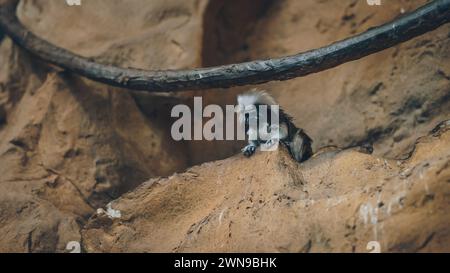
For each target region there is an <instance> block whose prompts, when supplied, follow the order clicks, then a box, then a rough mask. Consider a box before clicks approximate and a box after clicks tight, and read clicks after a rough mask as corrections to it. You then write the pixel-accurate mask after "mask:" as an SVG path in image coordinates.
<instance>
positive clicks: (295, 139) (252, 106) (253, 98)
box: [237, 90, 313, 162]
mask: <svg viewBox="0 0 450 273" xmlns="http://www.w3.org/2000/svg"><path fill="white" fill-rule="evenodd" d="M237 101H238V111H237V112H238V120H239V122H240V123H241V125H244V124H245V133H246V135H247V136H248V137H249V143H248V145H247V146H245V147H244V148H243V149H242V153H243V154H244V155H245V156H247V157H250V156H252V155H253V154H254V153H255V151H256V148H257V147H259V146H260V145H261V144H265V145H269V146H271V145H273V144H275V141H278V140H279V141H280V142H281V143H282V144H283V145H285V146H286V147H287V149H288V150H289V153H290V154H291V156H292V157H293V158H294V159H295V160H297V161H298V162H303V161H306V160H308V159H309V158H310V157H311V156H312V154H313V153H312V148H311V143H312V142H313V141H312V139H311V138H310V137H309V136H308V135H307V134H306V133H305V132H304V131H303V129H301V128H297V127H296V126H295V125H294V123H293V119H292V117H291V116H289V115H287V114H286V113H285V112H284V111H283V110H282V109H281V108H278V109H279V111H278V117H279V123H278V125H276V124H274V123H272V122H271V117H272V116H273V115H271V114H273V113H272V111H274V109H273V107H272V106H274V105H277V103H276V102H275V100H274V99H273V98H272V97H271V96H270V95H269V94H268V93H266V92H264V91H256V90H252V91H250V92H248V93H244V94H241V95H239V96H238V98H237ZM263 105H264V106H266V107H265V108H264V107H260V106H263ZM261 109H267V115H266V117H267V118H266V121H265V124H259V123H260V122H264V121H261V120H262V119H261V115H262V112H261V111H264V110H261ZM255 111H256V112H255ZM252 112H253V113H252ZM252 118H253V119H256V120H253V122H254V123H253V124H255V122H256V124H257V125H256V126H257V128H262V129H264V131H265V132H269V133H275V134H272V135H275V137H274V138H268V139H267V138H264V139H267V140H263V138H262V137H261V136H262V135H263V134H264V133H263V132H262V130H260V129H257V130H255V129H253V128H251V126H250V124H251V123H252V120H251V119H252ZM251 136H252V138H251V139H250V137H251Z"/></svg>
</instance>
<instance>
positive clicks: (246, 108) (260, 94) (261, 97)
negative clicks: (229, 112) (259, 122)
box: [236, 89, 277, 124]
mask: <svg viewBox="0 0 450 273" xmlns="http://www.w3.org/2000/svg"><path fill="white" fill-rule="evenodd" d="M237 102H238V105H237V108H236V112H237V113H238V120H239V122H240V123H241V124H243V123H245V114H246V113H247V114H252V113H255V112H256V106H257V105H267V106H271V105H277V102H276V101H275V99H274V98H273V97H272V96H271V95H270V94H268V93H267V92H266V91H264V90H257V89H252V90H250V91H249V92H247V93H245V94H241V95H238V97H237Z"/></svg>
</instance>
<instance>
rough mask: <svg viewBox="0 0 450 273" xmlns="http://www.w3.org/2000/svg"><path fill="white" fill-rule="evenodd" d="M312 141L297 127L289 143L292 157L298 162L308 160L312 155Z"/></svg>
mask: <svg viewBox="0 0 450 273" xmlns="http://www.w3.org/2000/svg"><path fill="white" fill-rule="evenodd" d="M312 142H313V141H312V139H311V138H310V137H309V136H308V135H307V134H306V133H305V132H304V131H303V130H302V129H298V130H297V132H295V134H294V137H293V138H292V141H291V143H290V144H289V151H290V152H291V155H292V157H293V158H294V159H295V160H297V161H298V162H303V161H306V160H308V159H309V158H310V157H311V156H312V155H313V152H312V147H311V144H312Z"/></svg>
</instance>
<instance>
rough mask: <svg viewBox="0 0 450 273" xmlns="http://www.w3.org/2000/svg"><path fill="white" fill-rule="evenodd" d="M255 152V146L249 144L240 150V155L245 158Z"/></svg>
mask: <svg viewBox="0 0 450 273" xmlns="http://www.w3.org/2000/svg"><path fill="white" fill-rule="evenodd" d="M255 151H256V146H255V145H254V144H249V145H247V146H245V147H244V149H242V153H243V154H244V155H245V156H246V157H250V156H252V155H253V154H254V153H255Z"/></svg>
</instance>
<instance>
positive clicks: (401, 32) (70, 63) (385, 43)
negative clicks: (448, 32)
mask: <svg viewBox="0 0 450 273" xmlns="http://www.w3.org/2000/svg"><path fill="white" fill-rule="evenodd" d="M17 3H18V0H1V1H0V28H2V29H3V31H4V32H5V33H6V34H7V35H8V36H10V37H11V38H12V39H13V40H14V41H15V42H16V43H17V44H18V45H20V46H21V47H23V48H25V49H26V50H28V51H30V52H31V53H32V54H34V55H36V56H37V57H39V58H41V59H42V60H44V61H47V62H49V63H52V64H54V65H57V66H60V67H61V68H64V69H66V70H68V71H71V72H73V73H76V74H79V75H81V76H84V77H87V78H89V79H92V80H94V81H99V82H102V83H106V84H109V85H113V86H118V87H124V88H128V89H134V90H143V91H149V92H167V91H184V90H199V89H209V88H228V87H232V86H239V85H248V84H260V83H265V82H269V81H274V80H288V79H292V78H296V77H302V76H306V75H309V74H312V73H317V72H320V71H323V70H326V69H330V68H333V67H336V66H338V65H341V64H344V63H347V62H350V61H354V60H357V59H360V58H363V57H365V56H368V55H370V54H373V53H376V52H379V51H382V50H384V49H387V48H389V47H392V46H395V45H397V44H399V43H402V42H405V41H408V40H410V39H412V38H414V37H417V36H419V35H422V34H424V33H426V32H429V31H432V30H434V29H436V28H438V27H440V26H441V25H443V24H445V23H448V22H450V0H435V1H432V2H430V3H428V4H426V5H424V6H423V7H421V8H419V9H417V10H416V11H414V12H413V13H410V14H408V15H405V16H403V17H401V18H398V19H396V20H394V21H392V22H390V23H387V24H385V25H382V26H379V27H376V28H372V29H369V30H368V31H366V32H364V33H362V34H359V35H356V36H354V37H351V38H348V39H345V40H342V41H339V42H336V43H333V44H331V45H329V46H326V47H322V48H319V49H315V50H311V51H307V52H305V53H300V54H297V55H293V56H288V57H283V58H277V59H268V60H258V61H252V62H246V63H240V64H231V65H225V66H218V67H211V68H200V69H192V70H166V71H145V70H139V69H124V68H119V67H115V66H111V65H104V64H99V63H96V62H94V61H92V60H90V59H88V58H84V57H82V56H79V55H76V54H74V53H72V52H70V51H67V50H65V49H63V48H60V47H57V46H55V45H53V44H51V43H49V42H47V41H44V40H42V39H40V38H39V37H37V36H36V35H34V34H33V33H31V32H30V31H29V30H27V29H26V28H25V27H24V26H23V25H22V24H21V23H20V22H19V20H18V18H17V16H16V6H17Z"/></svg>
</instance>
